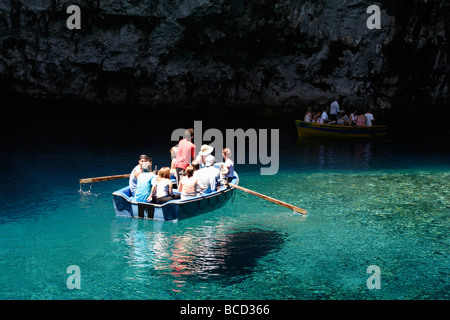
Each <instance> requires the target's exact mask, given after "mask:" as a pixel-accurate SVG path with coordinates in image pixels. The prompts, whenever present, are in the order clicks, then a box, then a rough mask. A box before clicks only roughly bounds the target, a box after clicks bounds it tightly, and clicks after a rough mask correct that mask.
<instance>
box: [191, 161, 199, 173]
mask: <svg viewBox="0 0 450 320" xmlns="http://www.w3.org/2000/svg"><path fill="white" fill-rule="evenodd" d="M191 166H192V168H194V171H197V170H198V169H200V163H199V162H198V161H197V160H192V162H191Z"/></svg>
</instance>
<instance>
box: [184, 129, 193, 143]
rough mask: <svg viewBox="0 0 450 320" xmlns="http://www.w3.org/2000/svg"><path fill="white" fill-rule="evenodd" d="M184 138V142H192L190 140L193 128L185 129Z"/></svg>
mask: <svg viewBox="0 0 450 320" xmlns="http://www.w3.org/2000/svg"><path fill="white" fill-rule="evenodd" d="M184 138H185V139H186V140H189V141H192V139H194V129H193V128H189V129H186V131H185V132H184Z"/></svg>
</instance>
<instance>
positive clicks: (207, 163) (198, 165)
mask: <svg viewBox="0 0 450 320" xmlns="http://www.w3.org/2000/svg"><path fill="white" fill-rule="evenodd" d="M193 138H194V129H192V128H189V129H187V130H186V131H185V134H184V139H182V140H180V141H179V142H178V144H177V145H176V146H174V147H172V148H171V149H170V154H171V158H172V162H171V166H170V167H163V168H161V169H159V171H158V172H156V171H152V158H150V157H149V156H148V155H145V154H143V155H141V156H140V157H139V163H138V165H136V167H135V168H134V169H133V171H132V172H131V174H130V180H129V185H130V192H131V195H132V196H134V197H135V200H136V201H137V202H151V203H156V204H163V203H166V202H167V201H170V200H174V199H181V200H185V199H189V198H191V197H196V196H199V195H206V194H208V193H211V192H213V191H216V190H217V189H218V188H219V187H220V186H221V185H222V184H226V183H227V182H229V181H231V180H232V179H233V177H234V163H233V161H232V160H231V151H230V149H228V148H224V149H223V150H222V155H223V158H224V162H223V163H222V164H221V165H220V169H219V168H218V167H216V166H214V164H215V157H214V156H213V155H212V154H211V153H212V152H213V151H214V148H213V147H212V146H209V145H206V144H205V145H202V146H201V150H200V152H199V153H198V154H197V153H196V146H195V145H194V144H193V143H192V142H191V141H192V140H193ZM172 178H173V179H176V182H177V187H178V192H174V189H173V183H172Z"/></svg>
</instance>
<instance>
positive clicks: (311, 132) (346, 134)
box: [295, 120, 388, 138]
mask: <svg viewBox="0 0 450 320" xmlns="http://www.w3.org/2000/svg"><path fill="white" fill-rule="evenodd" d="M295 125H296V127H297V132H298V136H299V137H329V138H373V137H381V136H385V135H387V133H388V127H387V126H370V127H356V126H341V125H335V124H320V123H313V122H305V121H301V120H295Z"/></svg>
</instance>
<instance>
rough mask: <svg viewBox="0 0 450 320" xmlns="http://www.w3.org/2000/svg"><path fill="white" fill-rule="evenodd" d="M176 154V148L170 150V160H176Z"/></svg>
mask: <svg viewBox="0 0 450 320" xmlns="http://www.w3.org/2000/svg"><path fill="white" fill-rule="evenodd" d="M177 152H178V148H177V147H172V148H170V156H171V158H172V159H176V157H177Z"/></svg>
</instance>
